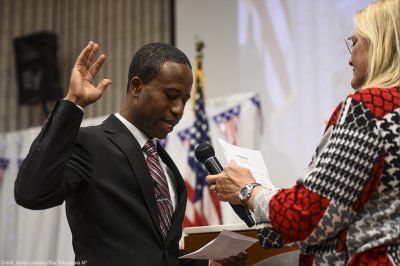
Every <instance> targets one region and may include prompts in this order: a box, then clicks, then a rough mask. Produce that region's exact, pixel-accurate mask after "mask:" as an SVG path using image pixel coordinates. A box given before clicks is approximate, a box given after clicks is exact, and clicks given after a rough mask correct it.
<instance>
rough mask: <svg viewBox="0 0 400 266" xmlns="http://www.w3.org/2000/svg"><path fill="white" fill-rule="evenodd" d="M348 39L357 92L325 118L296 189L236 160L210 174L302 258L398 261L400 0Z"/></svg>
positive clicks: (266, 235) (272, 237)
mask: <svg viewBox="0 0 400 266" xmlns="http://www.w3.org/2000/svg"><path fill="white" fill-rule="evenodd" d="M354 24H355V31H354V33H353V35H352V36H351V37H349V38H347V39H346V45H347V46H348V48H349V51H350V53H351V57H350V60H349V65H350V66H352V70H353V78H352V80H351V85H352V87H353V88H354V90H355V92H354V93H352V94H351V95H349V96H348V97H347V98H346V99H345V100H344V101H343V102H342V103H340V104H339V105H338V106H337V108H336V109H335V111H334V112H333V114H332V116H331V118H330V120H329V123H328V125H327V127H326V130H325V134H324V137H323V139H322V141H321V144H320V145H319V146H318V148H317V150H316V154H315V156H314V157H313V159H312V161H311V163H310V165H309V171H308V173H307V174H306V175H305V176H304V177H303V178H302V179H301V180H300V181H299V182H298V183H297V184H296V185H295V186H293V187H292V188H289V189H280V190H277V191H274V190H272V189H268V188H264V187H261V186H259V185H258V184H255V182H256V181H255V179H254V178H253V176H252V175H251V173H250V172H249V170H248V169H246V168H242V167H240V166H238V165H236V164H235V163H234V162H230V163H229V164H228V165H227V166H226V167H225V168H224V171H223V172H222V173H221V174H219V175H210V176H208V177H207V182H208V184H209V185H210V186H211V187H212V188H213V189H214V190H215V191H216V192H218V193H219V198H220V199H221V200H223V201H229V202H230V203H232V204H243V205H244V206H246V207H247V208H249V209H251V210H252V211H253V212H254V215H255V218H256V222H257V224H258V226H259V227H260V228H261V229H260V230H259V236H260V242H261V244H262V245H263V246H264V247H267V248H270V247H279V246H282V245H287V244H290V243H298V244H299V245H300V251H301V255H300V260H299V263H300V265H352V266H353V265H400V158H399V157H400V148H399V145H400V107H399V106H400V88H399V86H400V41H399V35H400V0H381V1H377V2H375V3H373V4H371V5H369V6H368V7H367V8H365V9H364V10H361V11H359V12H358V13H356V14H355V16H354Z"/></svg>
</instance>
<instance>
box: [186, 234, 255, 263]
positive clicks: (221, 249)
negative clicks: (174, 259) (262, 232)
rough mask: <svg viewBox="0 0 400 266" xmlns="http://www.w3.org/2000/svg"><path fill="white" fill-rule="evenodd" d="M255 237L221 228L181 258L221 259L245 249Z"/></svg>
mask: <svg viewBox="0 0 400 266" xmlns="http://www.w3.org/2000/svg"><path fill="white" fill-rule="evenodd" d="M256 242H258V240H257V239H255V238H252V237H248V236H243V235H241V234H238V233H235V232H231V231H227V230H222V232H221V233H220V234H219V235H218V236H217V237H216V238H215V239H214V240H213V241H211V242H209V243H208V244H206V245H205V246H204V247H202V248H200V249H198V250H197V251H195V252H192V253H189V254H186V255H184V256H181V257H179V258H181V259H200V260H222V259H225V258H229V257H231V256H236V255H238V254H239V253H240V252H242V251H245V250H246V249H248V248H249V247H251V246H252V245H253V244H254V243H256Z"/></svg>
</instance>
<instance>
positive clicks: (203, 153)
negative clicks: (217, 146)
mask: <svg viewBox="0 0 400 266" xmlns="http://www.w3.org/2000/svg"><path fill="white" fill-rule="evenodd" d="M194 155H195V156H196V158H197V160H199V161H200V162H201V163H204V162H205V161H206V160H207V159H208V158H210V157H212V156H215V151H214V148H213V147H212V146H211V145H210V144H209V143H207V142H204V143H201V144H199V146H197V147H196V149H195V151H194Z"/></svg>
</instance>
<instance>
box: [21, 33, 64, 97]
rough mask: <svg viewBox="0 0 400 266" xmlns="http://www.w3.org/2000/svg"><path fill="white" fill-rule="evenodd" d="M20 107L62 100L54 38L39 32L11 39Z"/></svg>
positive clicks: (55, 39)
mask: <svg viewBox="0 0 400 266" xmlns="http://www.w3.org/2000/svg"><path fill="white" fill-rule="evenodd" d="M14 51H15V58H16V66H17V81H18V91H19V103H20V104H36V103H44V102H46V101H48V100H56V99H58V98H60V97H61V95H62V89H61V86H60V76H59V72H58V64H57V36H56V34H54V33H50V32H39V33H34V34H30V35H27V36H23V37H19V38H15V39H14Z"/></svg>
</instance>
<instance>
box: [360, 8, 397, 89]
mask: <svg viewBox="0 0 400 266" xmlns="http://www.w3.org/2000/svg"><path fill="white" fill-rule="evenodd" d="M354 25H355V32H356V33H357V34H359V35H360V36H362V37H364V38H366V39H367V40H368V41H369V56H368V60H369V64H368V70H367V78H366V81H365V83H364V85H363V87H364V88H365V87H386V88H388V87H397V86H399V85H400V39H399V34H400V32H399V31H400V0H378V1H376V2H375V3H372V4H370V5H369V6H368V7H367V8H365V9H363V10H361V11H359V12H357V13H356V14H355V15H354Z"/></svg>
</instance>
